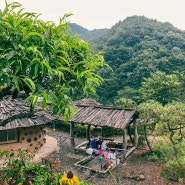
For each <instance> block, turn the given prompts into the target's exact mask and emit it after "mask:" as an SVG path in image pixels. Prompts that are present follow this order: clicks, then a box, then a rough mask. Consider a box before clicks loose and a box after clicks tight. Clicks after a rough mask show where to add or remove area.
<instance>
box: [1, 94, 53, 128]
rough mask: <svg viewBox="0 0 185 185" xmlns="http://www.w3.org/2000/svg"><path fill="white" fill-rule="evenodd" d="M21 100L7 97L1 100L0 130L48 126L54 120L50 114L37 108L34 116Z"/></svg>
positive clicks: (27, 105) (26, 104)
mask: <svg viewBox="0 0 185 185" xmlns="http://www.w3.org/2000/svg"><path fill="white" fill-rule="evenodd" d="M29 107H30V106H29V104H28V103H26V102H24V100H23V99H21V98H16V99H13V98H12V97H11V96H5V97H4V98H3V99H2V100H0V130H6V129H12V128H19V127H30V126H35V125H42V124H46V123H48V122H50V121H52V120H53V119H54V117H52V116H50V114H49V112H46V111H44V110H43V109H42V108H41V107H39V106H37V108H36V110H35V111H34V114H33V113H31V112H30V108H29Z"/></svg>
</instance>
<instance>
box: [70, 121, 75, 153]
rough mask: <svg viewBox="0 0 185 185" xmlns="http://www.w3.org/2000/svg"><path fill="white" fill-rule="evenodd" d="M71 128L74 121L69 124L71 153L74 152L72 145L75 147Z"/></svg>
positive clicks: (72, 128)
mask: <svg viewBox="0 0 185 185" xmlns="http://www.w3.org/2000/svg"><path fill="white" fill-rule="evenodd" d="M73 130H74V123H71V124H70V140H71V149H72V151H71V153H74V147H75V140H74V134H73Z"/></svg>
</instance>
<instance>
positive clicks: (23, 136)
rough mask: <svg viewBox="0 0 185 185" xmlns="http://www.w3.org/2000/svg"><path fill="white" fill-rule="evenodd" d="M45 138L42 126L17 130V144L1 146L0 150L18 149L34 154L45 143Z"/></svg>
mask: <svg viewBox="0 0 185 185" xmlns="http://www.w3.org/2000/svg"><path fill="white" fill-rule="evenodd" d="M45 136H46V131H45V127H44V125H40V126H33V127H24V128H19V130H18V142H14V143H7V144H2V145H0V149H5V150H7V149H8V150H17V149H18V148H25V149H28V150H29V151H30V152H36V151H37V150H39V149H40V148H41V147H42V146H43V144H44V143H45V142H46V139H45Z"/></svg>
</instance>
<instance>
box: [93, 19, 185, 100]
mask: <svg viewBox="0 0 185 185" xmlns="http://www.w3.org/2000/svg"><path fill="white" fill-rule="evenodd" d="M93 41H94V42H95V44H94V45H95V46H96V48H97V49H98V50H103V51H104V52H105V54H104V58H105V61H106V62H107V63H108V64H109V65H110V66H111V67H112V69H113V70H114V73H112V72H110V71H108V70H106V69H103V70H101V75H102V76H103V77H104V78H105V83H104V84H102V86H101V87H100V88H98V90H97V93H98V95H99V97H100V100H101V101H102V103H113V102H114V99H115V98H117V95H118V94H119V92H120V91H123V94H122V95H124V96H125V97H126V98H131V99H133V96H137V91H138V89H139V88H140V87H141V82H142V81H143V79H144V78H147V77H149V76H150V73H151V72H155V71H157V70H160V71H163V72H165V73H167V74H171V73H173V72H174V71H179V72H180V71H185V65H184V64H185V32H184V31H181V30H179V29H177V28H175V27H173V25H171V24H170V23H161V22H158V21H157V20H152V19H148V18H146V17H144V16H132V17H128V18H127V19H125V20H124V21H122V22H121V21H120V22H119V23H117V24H115V25H114V26H113V27H112V28H111V29H110V30H108V31H107V32H106V33H105V34H104V35H103V36H101V37H100V38H98V39H96V40H93ZM131 91H132V93H133V92H134V93H136V94H135V95H133V94H132V93H131ZM110 92H111V93H110ZM107 100H108V101H107ZM134 100H135V101H139V100H138V97H137V98H136V99H134Z"/></svg>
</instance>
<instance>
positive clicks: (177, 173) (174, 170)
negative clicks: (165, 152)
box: [162, 157, 185, 179]
mask: <svg viewBox="0 0 185 185" xmlns="http://www.w3.org/2000/svg"><path fill="white" fill-rule="evenodd" d="M162 175H163V176H165V177H176V178H177V179H181V178H185V158H184V157H180V158H177V159H176V158H173V159H171V160H169V161H167V162H166V164H165V165H164V166H163V168H162Z"/></svg>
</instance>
